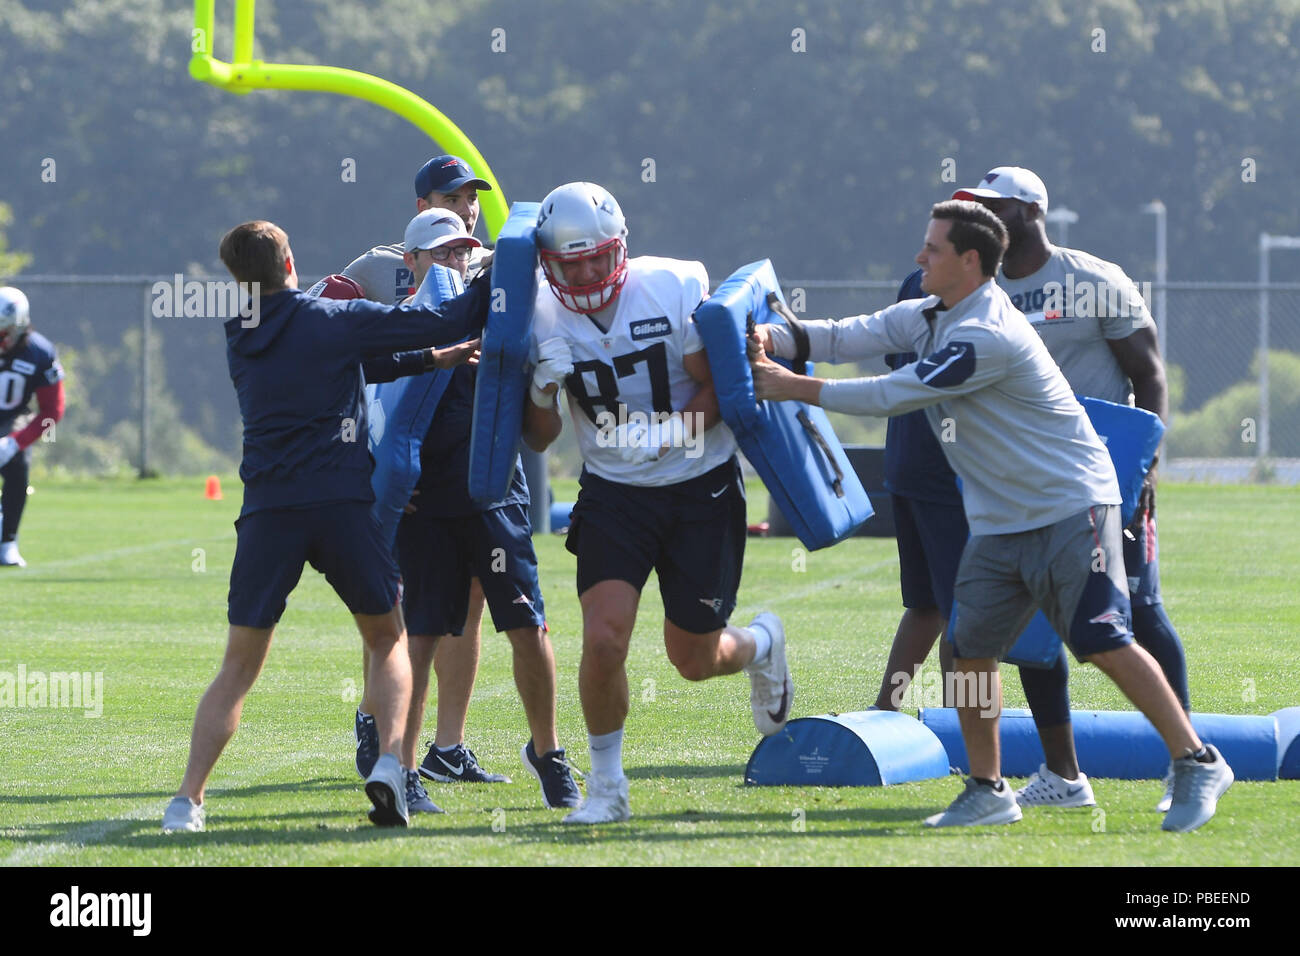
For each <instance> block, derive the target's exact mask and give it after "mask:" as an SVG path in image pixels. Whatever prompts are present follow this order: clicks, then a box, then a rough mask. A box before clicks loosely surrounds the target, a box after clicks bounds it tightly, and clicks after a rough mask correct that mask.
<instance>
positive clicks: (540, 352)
mask: <svg viewBox="0 0 1300 956" xmlns="http://www.w3.org/2000/svg"><path fill="white" fill-rule="evenodd" d="M537 359H538V361H537V367H536V368H534V369H533V382H532V385H531V387H530V388H529V390H528V394H529V397H531V398H532V400H533V404H534V405H537V406H538V407H539V408H550V407H551V406H552V405H554V404H555V395H546V394H544V392H543V389H545V388H546V386H548V385H556V386H560V385H563V384H564V380H565V379H566V378H567V377H568V376H569V375H571V374H573V354H572V353H571V352H570V351H569V343H568V342H566V341H565V340H564V339H562V338H559V337H558V336H557V337H556V338H553V339H547V340H546V341H545V342H542V343H541V344H540V345H538V346H537ZM558 393H559V389H558V388H557V389H556V394H558Z"/></svg>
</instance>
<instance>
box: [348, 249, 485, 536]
mask: <svg viewBox="0 0 1300 956" xmlns="http://www.w3.org/2000/svg"><path fill="white" fill-rule="evenodd" d="M464 291H465V287H464V285H462V283H461V281H460V274H459V273H457V272H454V271H452V270H451V269H447V268H445V267H443V266H440V265H434V266H433V267H431V268H430V269H429V271H428V273H427V274H426V275H425V277H424V282H422V283H421V284H420V288H419V290H418V291H417V292H416V293H415V295H414V296H413V297H412V300H411V304H413V305H425V306H434V307H437V306H440V305H442V304H443V303H444V302H446V301H448V300H449V299H454V298H455V297H456V296H458V295H460V294H461V293H462V292H464ZM451 374H452V373H451V370H450V369H438V370H436V371H432V372H425V373H424V374H423V375H408V376H405V377H403V378H399V379H395V380H394V381H391V382H380V383H379V384H378V385H369V386H367V387H366V393H367V404H368V406H369V407H368V408H367V410H366V416H367V421H368V422H369V427H370V432H369V441H370V454H371V457H373V458H374V460H375V467H374V470H373V471H372V472H371V473H370V487H371V488H372V489H373V490H374V492H375V503H374V505H373V506H372V508H371V510H372V512H373V514H374V516H375V518H376V519H377V520H378V521H379V526H380V528H381V529H382V531H383V534H384V541H385V542H387V543H388V545H389V546H390V547H391V546H392V544H393V542H394V540H395V539H396V536H397V523H398V521H400V520H401V517H402V509H403V508H405V507H406V503H407V502H408V501H410V500H411V492H413V491H414V490H415V485H416V482H418V481H419V480H420V446H421V445H422V444H423V443H424V436H425V435H426V434H428V432H429V424H430V423H431V422H432V421H433V416H434V413H435V412H436V411H437V410H438V402H440V401H441V400H442V395H443V393H444V392H445V391H447V385H448V383H450V382H451Z"/></svg>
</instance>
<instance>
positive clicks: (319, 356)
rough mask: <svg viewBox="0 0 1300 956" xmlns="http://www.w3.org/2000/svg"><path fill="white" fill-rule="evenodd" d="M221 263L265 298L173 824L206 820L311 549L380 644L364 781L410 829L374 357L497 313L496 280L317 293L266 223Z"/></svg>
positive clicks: (239, 344) (382, 818)
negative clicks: (228, 553) (447, 296)
mask: <svg viewBox="0 0 1300 956" xmlns="http://www.w3.org/2000/svg"><path fill="white" fill-rule="evenodd" d="M221 260H222V262H224V263H225V264H226V268H228V269H229V270H230V273H231V275H233V276H234V277H235V279H236V281H238V282H240V283H241V284H245V283H246V284H247V286H246V288H249V289H251V290H252V295H253V298H252V300H251V302H250V306H251V307H250V308H249V309H248V310H246V311H247V312H248V315H245V316H241V317H237V318H233V319H231V320H229V321H228V322H227V323H226V342H227V349H226V357H227V360H228V362H229V364H230V378H231V381H232V382H233V383H234V385H235V391H236V392H237V393H238V395H239V410H240V414H241V415H242V417H243V422H244V456H243V462H242V463H241V465H240V468H239V476H240V478H242V479H243V482H244V504H243V508H242V509H241V511H240V514H239V520H238V521H236V522H235V527H236V529H237V531H238V542H237V545H236V549H235V560H234V564H233V566H232V567H231V571H230V596H229V619H230V636H229V641H228V644H227V646H226V655H225V660H224V661H223V662H222V665H221V670H220V672H219V673H218V674H217V677H216V679H215V680H214V681H213V682H212V685H211V686H210V687H209V688H208V691H207V693H206V694H204V696H203V699H202V700H201V701H200V703H199V708H198V712H197V714H196V715H195V718H194V733H193V736H192V738H191V741H190V757H189V764H188V766H187V767H186V771H185V779H184V781H183V782H182V783H181V788H180V791H179V792H178V794H177V796H176V798H175V799H173V800H172V802H171V804H170V805H169V806H168V808H167V812H166V814H165V815H164V817H163V829H164V830H167V831H173V830H201V829H203V824H204V807H203V790H204V787H205V786H206V783H207V779H208V776H209V775H210V774H211V772H212V768H213V766H214V765H215V764H216V762H217V758H218V757H219V756H220V755H221V751H222V750H223V749H224V748H225V746H226V744H227V743H228V742H229V740H230V738H231V737H232V736H233V735H234V732H235V728H236V727H237V726H238V725H239V714H240V711H241V710H242V708H243V702H244V697H245V695H246V694H247V693H248V691H249V689H250V688H251V687H252V685H253V682H254V681H255V680H256V679H257V675H258V673H259V672H260V671H261V668H262V664H263V662H264V661H265V659H266V654H267V651H268V650H269V649H270V644H271V634H272V632H273V630H274V629H275V624H276V622H277V621H279V619H280V615H281V614H282V613H283V612H284V607H285V599H286V598H287V597H288V595H289V592H290V591H292V590H293V588H294V587H295V586H296V585H297V583H298V579H299V578H300V577H301V575H302V569H303V565H304V564H305V563H308V562H310V563H311V565H312V567H314V568H316V570H318V571H320V572H321V573H322V574H324V575H325V577H326V579H327V580H328V581H329V583H330V585H331V586H332V587H333V588H334V590H335V591H336V592H337V593H338V595H339V597H340V598H342V599H343V601H344V603H345V604H347V606H348V610H350V611H351V612H352V613H353V616H354V617H355V618H356V621H357V626H358V628H359V629H360V631H361V637H362V640H363V641H365V643H366V646H367V647H368V648H369V650H370V661H371V665H370V674H369V686H370V700H371V705H372V707H373V708H374V717H375V725H376V729H377V730H378V732H379V738H380V748H381V751H382V752H383V756H381V757H380V758H379V761H378V762H377V763H376V764H375V767H374V771H373V772H372V773H371V775H370V777H369V778H368V779H367V780H366V794H367V796H369V797H370V799H371V801H372V802H373V803H374V806H375V808H374V810H372V811H371V814H370V819H371V821H372V822H374V823H376V824H378V825H381V826H394V825H396V826H405V825H406V823H407V809H406V791H407V787H408V783H409V778H410V777H414V776H415V771H414V769H410V768H403V767H402V766H401V764H400V761H399V758H398V756H397V755H398V754H399V753H400V752H401V744H402V732H403V728H404V725H405V720H406V712H407V709H408V707H409V703H410V695H411V670H410V660H409V657H408V653H407V648H406V630H405V627H404V625H403V623H402V616H401V611H400V608H399V605H398V601H397V596H398V585H399V573H398V569H397V565H396V563H395V562H394V560H393V558H392V554H391V551H390V549H389V548H387V547H385V545H384V543H383V541H382V539H381V535H380V533H379V526H378V523H377V522H376V521H375V520H374V518H373V516H372V515H371V513H370V503H371V501H373V499H374V495H373V492H372V491H371V488H370V468H371V462H370V453H369V451H368V448H367V441H366V437H367V430H366V420H365V400H364V395H363V392H362V381H361V361H362V359H363V358H366V357H370V356H376V355H383V354H386V353H392V352H394V351H397V350H401V349H416V348H427V347H430V346H438V345H447V344H450V343H452V342H457V341H460V340H461V339H464V338H466V337H472V336H474V335H476V334H477V333H478V331H479V330H480V329H481V328H482V327H483V324H484V320H485V319H486V316H487V306H488V301H489V298H490V289H489V286H488V282H489V280H488V279H487V278H486V277H481V278H480V279H479V280H476V281H475V282H474V283H472V284H471V285H470V287H469V289H468V290H467V291H466V293H465V294H464V295H462V296H460V297H458V298H456V299H453V300H452V301H451V302H448V303H447V304H446V305H444V306H443V307H442V308H440V309H425V308H416V307H406V306H385V305H380V304H378V303H375V302H370V301H367V300H364V299H354V300H348V301H339V300H333V299H316V298H310V297H308V296H307V295H305V294H303V293H302V292H300V291H299V290H298V288H297V285H298V275H297V271H296V269H295V268H294V260H293V252H292V250H291V249H290V248H289V237H288V236H287V235H285V233H284V231H283V230H282V229H280V228H279V227H278V226H276V225H274V224H273V223H270V222H265V221H258V222H246V223H244V224H242V225H239V226H236V227H235V228H234V229H232V230H231V231H230V232H229V233H227V234H226V236H225V238H223V239H222V241H221Z"/></svg>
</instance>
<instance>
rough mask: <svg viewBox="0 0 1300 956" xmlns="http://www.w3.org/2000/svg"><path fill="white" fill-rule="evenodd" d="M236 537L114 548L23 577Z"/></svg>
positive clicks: (42, 567)
mask: <svg viewBox="0 0 1300 956" xmlns="http://www.w3.org/2000/svg"><path fill="white" fill-rule="evenodd" d="M234 537H235V533H234V532H233V531H231V532H230V533H229V534H226V535H220V536H217V537H211V538H175V539H173V540H171V541H155V542H153V543H152V544H137V545H132V546H131V547H129V548H114V549H113V550H111V551H99V552H97V553H95V554H83V555H79V556H78V557H75V558H64V559H63V560H62V561H45V562H42V563H41V564H40V565H39V566H38V567H34V568H27V569H25V570H24V571H23V577H42V576H43V575H45V574H50V573H53V572H57V571H62V570H64V569H66V568H76V567H83V566H85V565H87V564H99V563H100V562H103V561H112V560H114V559H115V558H126V557H130V556H131V555H133V554H145V553H147V552H149V551H163V550H165V549H167V548H184V547H197V546H201V545H204V544H208V545H210V544H212V542H214V541H229V540H232V539H233V538H234Z"/></svg>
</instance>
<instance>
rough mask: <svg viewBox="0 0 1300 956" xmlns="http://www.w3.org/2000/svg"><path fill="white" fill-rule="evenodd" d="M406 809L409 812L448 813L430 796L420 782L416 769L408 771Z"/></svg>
mask: <svg viewBox="0 0 1300 956" xmlns="http://www.w3.org/2000/svg"><path fill="white" fill-rule="evenodd" d="M406 809H407V811H408V812H409V813H446V812H447V811H445V810H443V809H442V807H440V806H438V805H437V804H436V803H434V802H433V800H432V799H430V797H429V791H428V790H425V789H424V784H422V783H421V782H420V775H419V774H418V773H416V772H415V771H414V770H408V771H406Z"/></svg>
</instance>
